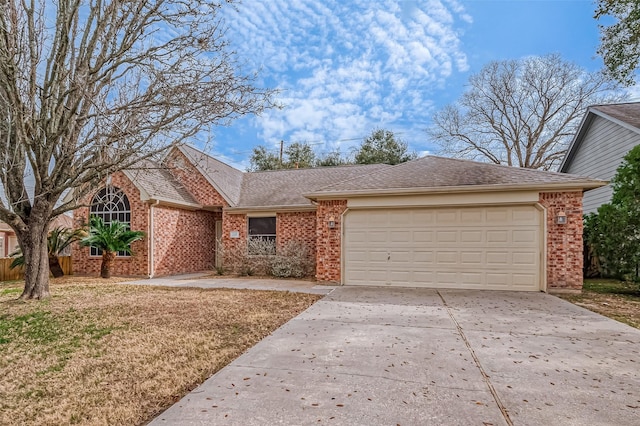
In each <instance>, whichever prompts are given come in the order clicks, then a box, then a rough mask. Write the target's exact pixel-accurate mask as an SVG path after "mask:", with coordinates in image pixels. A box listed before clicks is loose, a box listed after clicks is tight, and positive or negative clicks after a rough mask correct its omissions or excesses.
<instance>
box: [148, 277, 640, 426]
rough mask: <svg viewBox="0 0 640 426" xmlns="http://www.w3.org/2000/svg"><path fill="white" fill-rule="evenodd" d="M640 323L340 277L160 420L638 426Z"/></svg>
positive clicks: (541, 303) (550, 305) (545, 304)
mask: <svg viewBox="0 0 640 426" xmlns="http://www.w3.org/2000/svg"><path fill="white" fill-rule="evenodd" d="M639 363H640V330H636V329H634V328H631V327H628V326H626V325H624V324H621V323H618V322H616V321H612V320H609V319H607V318H605V317H602V316H600V315H597V314H594V313H592V312H589V311H587V310H585V309H582V308H579V307H576V306H574V305H572V304H570V303H568V302H564V301H562V300H560V299H558V298H556V297H553V296H550V295H548V294H542V293H513V292H482V291H453V290H440V291H436V290H428V289H424V290H419V289H391V288H355V287H339V288H337V289H336V290H335V291H333V292H332V293H331V294H330V295H328V296H326V297H325V298H323V299H322V300H320V301H319V302H317V303H316V304H315V305H313V306H312V307H310V308H309V309H308V310H306V311H305V312H303V313H302V314H301V315H299V316H298V317H296V318H294V319H292V320H291V321H289V322H288V323H287V324H285V325H284V326H282V327H281V328H279V329H278V330H276V331H275V332H274V333H273V334H272V335H270V336H269V337H267V338H265V339H264V340H262V341H261V342H259V343H258V344H257V345H256V346H254V347H253V348H251V349H250V350H249V351H247V352H246V353H245V354H244V355H242V356H240V357H239V358H238V359H236V360H235V361H233V362H232V363H231V364H229V365H228V366H227V367H225V368H224V369H222V370H220V371H219V372H218V373H217V374H215V375H214V376H213V377H211V378H210V379H208V380H207V381H206V382H205V383H204V384H203V385H201V386H200V387H198V388H197V389H195V390H194V391H193V392H192V393H190V394H189V395H187V396H186V397H184V398H183V399H182V400H181V401H179V402H178V403H177V404H175V405H174V406H173V407H171V408H170V409H169V410H167V411H166V412H164V413H162V414H161V415H160V416H158V417H157V418H156V419H155V420H154V421H153V422H152V423H151V424H152V425H154V426H158V425H275V424H286V425H311V424H313V425H318V424H332V425H403V426H406V425H511V424H515V425H638V424H640V368H639V367H640V364H639Z"/></svg>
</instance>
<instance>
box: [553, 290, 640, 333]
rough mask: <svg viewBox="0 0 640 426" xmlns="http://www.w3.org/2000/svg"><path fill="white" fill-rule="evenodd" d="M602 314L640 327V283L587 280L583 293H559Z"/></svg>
mask: <svg viewBox="0 0 640 426" xmlns="http://www.w3.org/2000/svg"><path fill="white" fill-rule="evenodd" d="M558 296H559V297H561V298H563V299H565V300H568V301H569V302H571V303H574V304H576V305H578V306H582V307H583V308H586V309H589V310H590V311H593V312H597V313H599V314H600V315H604V316H606V317H609V318H612V319H614V320H616V321H620V322H623V323H625V324H628V325H630V326H632V327H635V328H640V285H639V284H637V283H631V282H626V281H617V280H607V279H590V280H585V282H584V286H583V289H582V293H581V294H558Z"/></svg>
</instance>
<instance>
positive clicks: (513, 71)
mask: <svg viewBox="0 0 640 426" xmlns="http://www.w3.org/2000/svg"><path fill="white" fill-rule="evenodd" d="M614 89H615V85H614V84H613V83H611V82H610V80H608V79H607V78H606V77H605V76H603V75H602V74H601V73H587V72H586V71H584V70H583V69H582V68H580V67H578V66H577V65H575V64H573V63H571V62H567V61H565V60H563V59H562V58H561V57H560V56H559V55H547V56H542V57H529V58H526V59H522V60H511V61H499V62H491V63H489V64H488V65H486V66H485V67H484V68H483V69H482V70H481V71H480V72H479V73H478V74H476V75H473V76H471V78H470V79H469V85H468V88H467V90H466V91H465V92H464V94H463V95H462V97H461V98H460V99H459V100H458V101H457V102H456V103H455V104H453V105H448V106H446V107H445V108H444V109H442V110H440V111H438V112H437V113H436V114H435V115H434V116H433V124H432V126H431V127H430V128H429V129H428V130H427V133H428V134H429V136H431V137H432V138H433V139H434V140H435V141H436V142H438V143H439V144H440V146H441V148H442V152H443V153H444V154H446V155H451V156H454V157H463V158H470V159H474V160H479V161H488V162H491V163H495V164H507V165H510V166H518V167H526V168H531V169H543V170H551V169H555V168H556V167H557V166H558V165H559V164H560V162H561V161H562V158H563V157H564V154H565V152H566V149H567V146H568V144H569V143H570V141H571V138H572V137H573V134H574V133H575V131H576V128H577V126H578V125H579V123H580V119H581V117H582V115H583V114H584V112H585V110H586V108H587V107H588V106H589V105H592V104H599V103H607V102H612V101H618V100H620V99H621V97H620V95H617V94H616V92H614Z"/></svg>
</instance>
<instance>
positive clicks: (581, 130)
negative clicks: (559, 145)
mask: <svg viewBox="0 0 640 426" xmlns="http://www.w3.org/2000/svg"><path fill="white" fill-rule="evenodd" d="M594 116H595V113H594V112H593V111H592V110H591V108H588V109H587V112H586V113H585V114H584V117H582V121H581V122H580V125H579V126H578V131H577V132H576V134H575V135H574V136H573V139H572V140H571V143H570V144H569V147H568V148H567V152H566V154H565V155H564V158H563V159H562V163H560V167H558V171H559V172H560V173H566V168H567V167H568V164H569V163H570V162H571V160H573V157H575V155H576V151H577V150H578V148H579V147H580V145H581V144H582V138H583V137H584V134H585V133H586V132H587V129H588V128H589V126H591V122H592V121H593V119H594Z"/></svg>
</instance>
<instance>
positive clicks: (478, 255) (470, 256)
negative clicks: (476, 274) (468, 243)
mask: <svg viewBox="0 0 640 426" xmlns="http://www.w3.org/2000/svg"><path fill="white" fill-rule="evenodd" d="M484 262H485V260H484V252H482V251H463V252H461V253H460V263H462V265H465V266H473V267H481V266H482V264H483V263H484Z"/></svg>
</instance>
